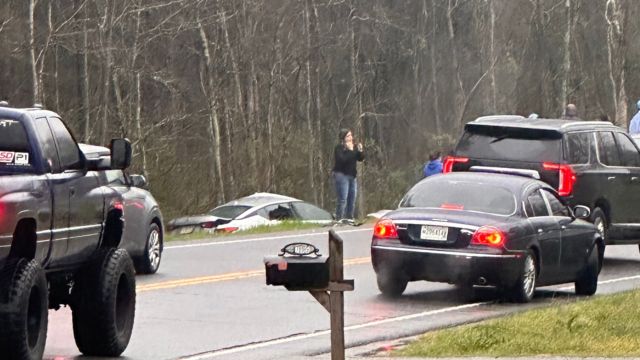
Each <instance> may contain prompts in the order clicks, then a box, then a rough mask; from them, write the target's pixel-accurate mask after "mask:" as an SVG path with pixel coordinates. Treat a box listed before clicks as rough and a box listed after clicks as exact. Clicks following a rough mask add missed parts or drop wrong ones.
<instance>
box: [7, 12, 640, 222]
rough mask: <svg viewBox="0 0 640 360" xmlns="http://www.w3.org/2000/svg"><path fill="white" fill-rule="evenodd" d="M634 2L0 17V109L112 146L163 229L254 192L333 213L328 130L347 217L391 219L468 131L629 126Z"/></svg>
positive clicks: (638, 45)
mask: <svg viewBox="0 0 640 360" xmlns="http://www.w3.org/2000/svg"><path fill="white" fill-rule="evenodd" d="M639 13H640V1H633V0H597V1H593V0H466V1H465V0H411V1H409V0H407V1H393V0H380V1H372V0H297V1H296V0H263V1H259V0H244V1H242V0H3V1H2V2H0V53H1V54H2V56H1V57H0V97H1V98H2V99H4V100H8V101H9V103H10V104H11V105H12V106H17V107H27V106H31V105H32V104H34V103H41V104H43V105H44V107H46V108H48V109H51V110H54V111H56V112H58V113H60V114H61V115H62V116H63V118H64V119H65V120H66V121H67V123H68V124H69V126H70V127H71V128H72V130H73V131H74V133H75V135H76V137H77V138H78V139H79V140H81V141H84V142H90V143H95V144H106V143H108V140H109V139H110V138H111V137H115V136H126V137H128V138H130V139H131V140H132V142H133V144H134V151H135V158H134V165H133V168H132V172H136V173H143V174H145V175H146V176H147V178H148V180H149V182H150V187H151V190H152V191H153V193H154V195H155V196H156V197H157V198H158V200H159V202H160V203H161V205H162V206H163V210H164V212H165V216H167V217H172V216H174V215H178V214H184V213H197V212H199V211H203V210H206V209H209V208H211V207H213V206H214V205H216V204H219V203H221V202H223V201H228V200H230V199H234V198H236V197H238V196H242V195H247V194H250V193H253V192H256V191H270V192H279V193H283V194H288V195H291V196H295V197H299V198H302V199H305V200H308V201H312V202H316V203H317V204H319V205H320V206H322V207H324V208H326V209H328V210H333V208H334V192H333V187H332V184H331V177H330V171H331V166H332V162H333V159H332V149H333V146H334V145H335V144H336V142H337V134H338V130H339V128H341V127H350V128H353V129H354V132H355V137H356V139H357V141H361V142H363V143H364V144H365V152H366V155H367V159H366V161H365V162H364V163H363V164H362V165H361V166H360V168H359V181H360V192H359V194H360V196H359V206H360V213H361V214H362V213H364V212H365V211H371V210H376V209H379V208H389V207H392V206H394V205H395V204H397V201H398V200H399V196H400V195H401V194H402V193H403V192H404V191H405V190H406V189H407V188H408V187H409V186H410V185H411V184H412V183H413V182H415V181H416V180H417V179H418V177H419V174H420V167H421V165H422V164H423V163H424V162H425V161H426V160H427V157H428V153H429V152H431V151H434V150H436V149H440V150H443V151H444V152H446V151H447V150H448V149H449V148H450V147H451V145H452V144H453V143H454V142H455V140H456V139H457V137H458V134H459V132H460V129H461V127H462V126H463V125H464V123H465V122H467V121H470V120H472V119H474V118H475V117H477V116H479V115H485V114H494V113H516V114H522V115H527V114H529V113H532V112H535V113H538V114H540V115H541V116H547V117H558V116H560V115H561V113H562V109H563V108H564V106H565V105H566V104H567V103H568V102H573V103H575V104H577V106H578V109H579V115H580V116H581V117H582V118H583V119H589V120H590V119H595V118H598V117H599V116H600V115H602V114H605V115H607V116H608V117H609V118H610V119H611V120H612V121H614V122H616V123H617V124H618V125H621V126H625V127H626V126H627V122H628V120H629V118H630V117H631V116H632V115H633V113H634V112H635V110H636V109H635V102H636V100H637V99H638V98H640V86H639V83H640V71H639V70H640V66H639V61H638V59H639V58H640V42H638V41H635V39H637V37H638V33H639V29H638V28H639V26H640V23H639V22H638V21H634V20H635V19H637V18H638V15H639Z"/></svg>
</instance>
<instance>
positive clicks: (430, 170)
mask: <svg viewBox="0 0 640 360" xmlns="http://www.w3.org/2000/svg"><path fill="white" fill-rule="evenodd" d="M441 172H442V159H441V158H440V152H435V153H433V154H431V155H430V156H429V162H428V163H426V164H425V165H424V169H423V170H422V174H423V175H424V177H427V176H431V175H435V174H440V173H441Z"/></svg>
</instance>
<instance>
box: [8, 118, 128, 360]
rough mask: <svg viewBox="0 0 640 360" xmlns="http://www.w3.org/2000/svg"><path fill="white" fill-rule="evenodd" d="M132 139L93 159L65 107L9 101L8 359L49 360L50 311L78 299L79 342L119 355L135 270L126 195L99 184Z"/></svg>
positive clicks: (124, 159)
mask: <svg viewBox="0 0 640 360" xmlns="http://www.w3.org/2000/svg"><path fill="white" fill-rule="evenodd" d="M130 161H131V144H130V143H129V142H128V141H127V140H125V139H114V140H112V141H111V158H110V159H109V158H106V159H104V158H103V159H86V158H85V157H84V155H83V153H82V152H81V151H80V149H79V147H78V144H77V142H76V140H75V139H74V137H73V135H72V134H71V132H70V131H69V129H68V128H67V127H66V126H65V124H64V123H63V122H62V120H61V119H60V116H58V114H56V113H54V112H51V111H46V110H42V109H40V108H32V109H16V108H10V107H8V106H0V357H1V358H3V359H5V358H8V359H41V358H42V357H43V353H44V347H45V341H46V336H47V324H48V320H47V315H48V310H49V309H50V308H51V309H58V308H59V307H60V306H61V305H69V306H70V307H71V310H72V318H73V331H74V337H75V340H76V344H77V345H78V349H79V350H80V351H81V352H82V353H83V354H85V355H95V356H119V355H120V354H121V353H122V352H123V351H124V350H125V348H126V347H127V345H128V343H129V339H130V338H131V332H132V329H133V320H134V314H135V300H136V292H135V276H134V267H133V263H132V261H131V258H130V257H129V255H128V253H127V252H126V251H125V250H123V249H118V245H119V243H120V238H121V235H122V232H123V226H124V224H123V221H122V219H121V218H122V209H123V204H122V199H121V198H119V195H118V194H117V193H115V192H113V191H107V189H105V188H103V186H101V185H100V183H99V181H98V177H99V174H100V172H101V171H106V170H109V169H124V168H126V167H128V165H129V163H130Z"/></svg>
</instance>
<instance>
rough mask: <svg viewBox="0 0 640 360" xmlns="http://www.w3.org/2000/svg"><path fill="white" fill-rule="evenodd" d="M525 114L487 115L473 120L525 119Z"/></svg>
mask: <svg viewBox="0 0 640 360" xmlns="http://www.w3.org/2000/svg"><path fill="white" fill-rule="evenodd" d="M524 119H526V118H525V117H524V116H520V115H485V116H480V117H479V118H477V119H475V120H473V122H485V121H493V120H524Z"/></svg>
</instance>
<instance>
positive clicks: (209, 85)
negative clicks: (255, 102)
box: [198, 20, 225, 203]
mask: <svg viewBox="0 0 640 360" xmlns="http://www.w3.org/2000/svg"><path fill="white" fill-rule="evenodd" d="M198 29H199V31H200V38H201V40H202V52H203V56H204V59H205V64H206V71H204V72H203V74H202V75H201V76H204V77H206V78H207V81H206V82H204V81H203V82H202V88H203V92H204V95H205V97H206V98H207V100H208V105H209V122H208V124H207V125H208V126H207V127H208V132H209V137H210V139H211V144H212V148H211V150H210V153H211V156H212V157H213V165H214V166H213V167H212V171H211V173H212V180H213V182H214V184H215V183H216V179H217V188H216V187H215V186H214V188H213V191H212V192H213V193H214V194H217V195H218V198H217V202H218V203H224V202H225V191H224V181H223V179H222V165H221V163H222V161H221V157H220V122H219V120H218V101H217V98H216V94H215V90H214V89H215V85H214V82H213V62H212V60H211V52H210V50H209V40H208V39H207V34H206V32H205V31H204V28H203V26H202V23H201V22H200V21H199V20H198ZM205 83H206V85H205Z"/></svg>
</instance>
